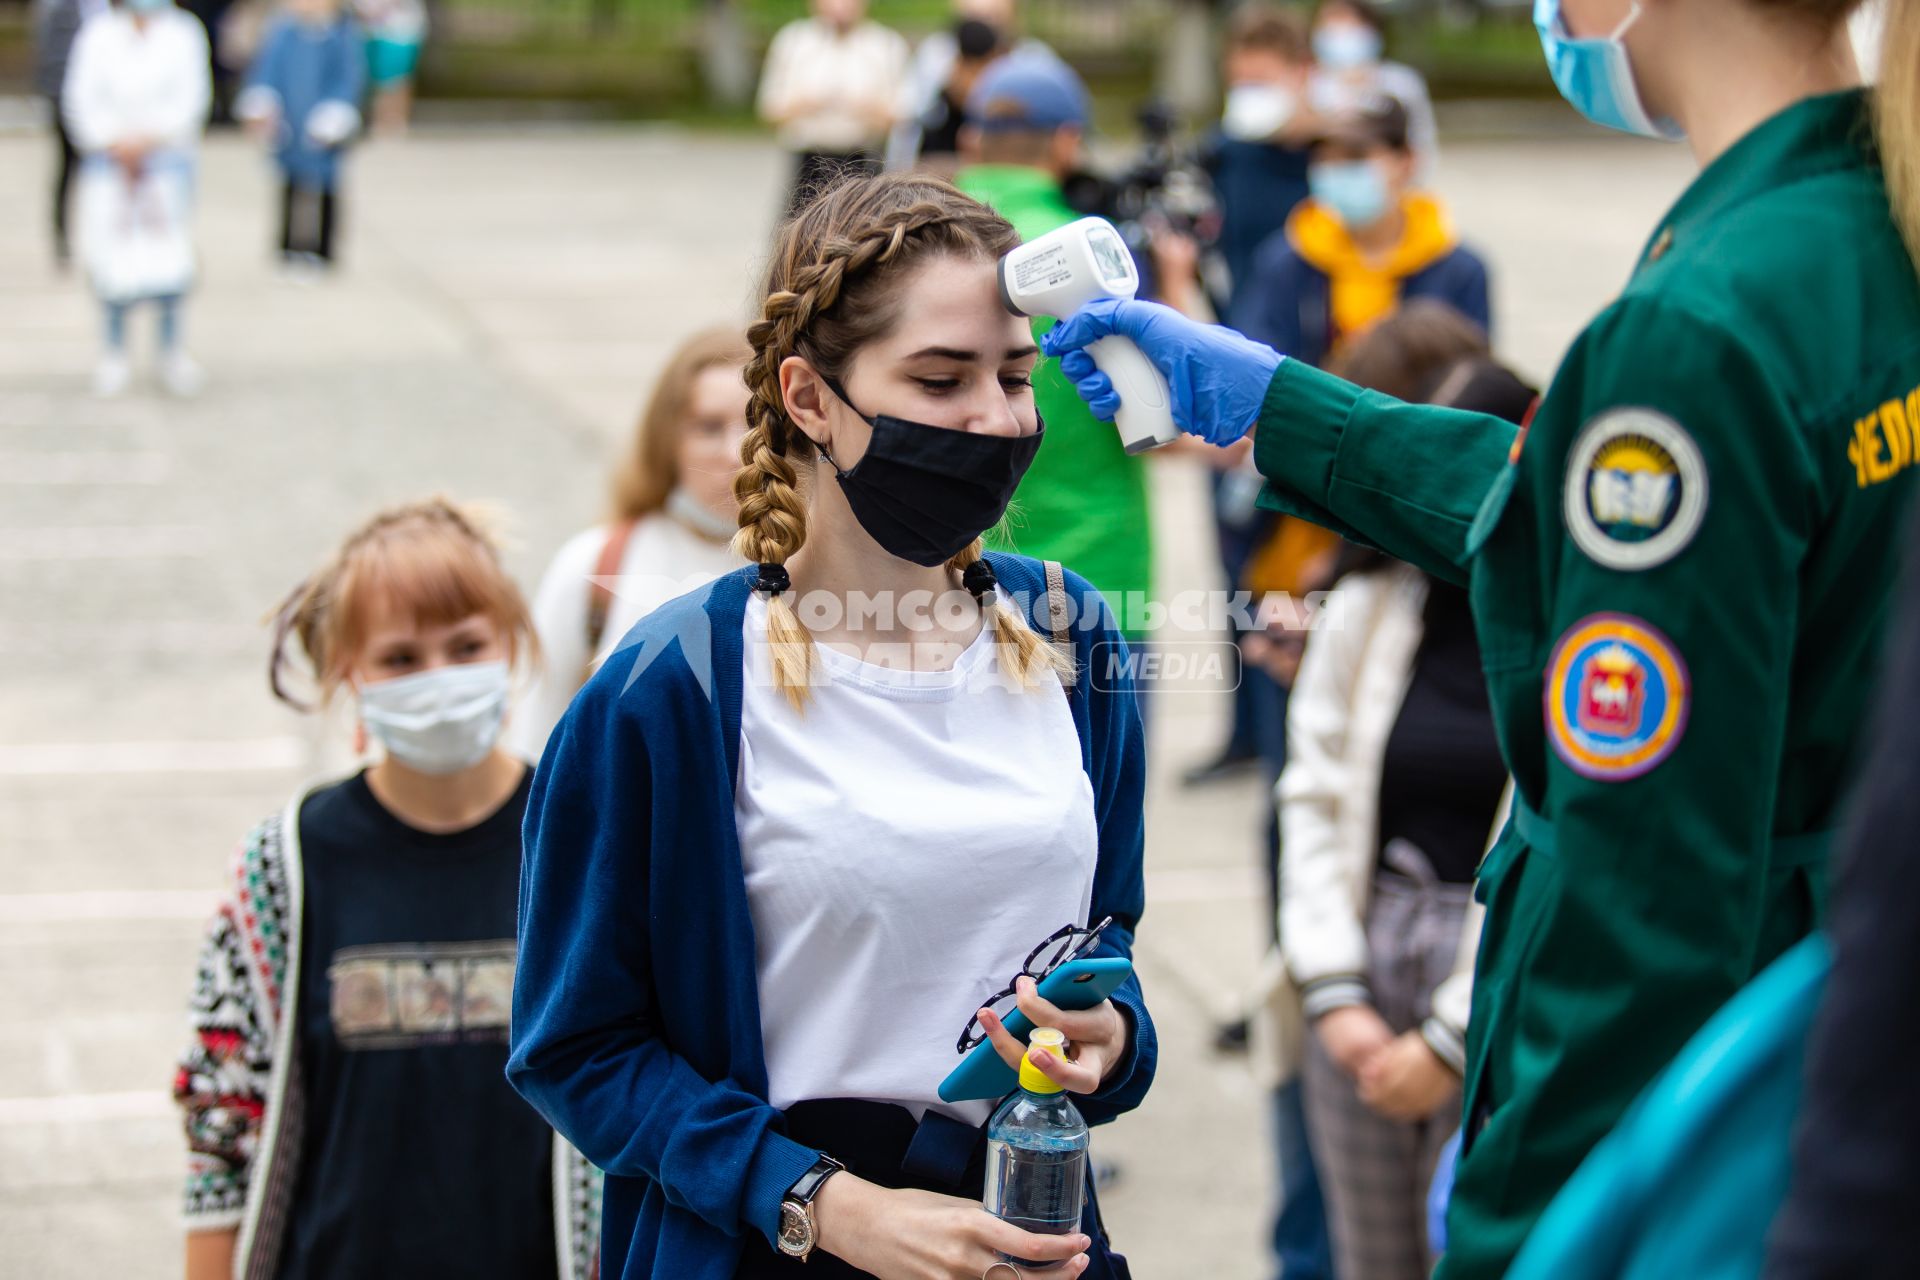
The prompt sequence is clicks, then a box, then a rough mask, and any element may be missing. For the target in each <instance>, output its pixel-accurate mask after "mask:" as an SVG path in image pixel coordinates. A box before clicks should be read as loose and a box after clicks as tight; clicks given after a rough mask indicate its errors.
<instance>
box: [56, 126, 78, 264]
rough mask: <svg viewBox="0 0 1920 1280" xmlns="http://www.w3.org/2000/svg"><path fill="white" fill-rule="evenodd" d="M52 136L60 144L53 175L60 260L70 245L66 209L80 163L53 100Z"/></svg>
mask: <svg viewBox="0 0 1920 1280" xmlns="http://www.w3.org/2000/svg"><path fill="white" fill-rule="evenodd" d="M53 136H54V140H55V141H56V142H57V143H59V146H60V166H59V168H57V169H56V170H54V177H53V252H54V255H55V256H56V257H58V258H59V259H60V260H61V261H62V262H65V261H66V260H67V255H68V252H69V250H70V249H71V248H72V246H71V245H70V244H69V242H68V239H67V209H68V208H69V206H71V205H72V203H73V173H74V170H75V169H76V168H77V167H78V166H79V163H80V152H79V151H78V150H77V149H76V148H75V147H74V145H73V139H72V138H70V137H68V136H67V122H66V121H65V120H63V119H61V117H60V103H59V100H58V99H54V100H53Z"/></svg>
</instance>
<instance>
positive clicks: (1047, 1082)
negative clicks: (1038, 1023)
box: [1020, 1027, 1067, 1093]
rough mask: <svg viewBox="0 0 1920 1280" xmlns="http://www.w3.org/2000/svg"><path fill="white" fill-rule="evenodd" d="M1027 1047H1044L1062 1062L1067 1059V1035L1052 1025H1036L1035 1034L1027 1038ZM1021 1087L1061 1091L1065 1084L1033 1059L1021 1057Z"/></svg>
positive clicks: (1049, 1091) (1050, 1091)
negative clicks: (1035, 1063) (1038, 1065)
mask: <svg viewBox="0 0 1920 1280" xmlns="http://www.w3.org/2000/svg"><path fill="white" fill-rule="evenodd" d="M1027 1049H1028V1051H1029V1052H1031V1051H1032V1050H1034V1049H1044V1050H1046V1051H1047V1052H1048V1053H1050V1054H1052V1055H1053V1056H1054V1057H1056V1058H1058V1059H1060V1060H1061V1061H1062V1062H1065V1061H1066V1060H1067V1037H1066V1036H1065V1035H1064V1034H1063V1033H1061V1032H1059V1031H1056V1030H1054V1029H1053V1028H1052V1027H1036V1028H1035V1029H1034V1032H1033V1035H1031V1036H1030V1037H1028V1039H1027ZM1020 1087H1021V1088H1022V1089H1025V1090H1026V1091H1027V1092H1028V1093H1059V1092H1060V1091H1061V1090H1062V1088H1064V1086H1063V1085H1061V1084H1060V1083H1059V1082H1058V1081H1056V1080H1054V1078H1053V1077H1052V1076H1049V1075H1048V1074H1047V1073H1046V1072H1044V1071H1042V1070H1041V1069H1040V1068H1039V1067H1036V1066H1034V1065H1033V1059H1032V1058H1030V1057H1022V1058H1021V1059H1020Z"/></svg>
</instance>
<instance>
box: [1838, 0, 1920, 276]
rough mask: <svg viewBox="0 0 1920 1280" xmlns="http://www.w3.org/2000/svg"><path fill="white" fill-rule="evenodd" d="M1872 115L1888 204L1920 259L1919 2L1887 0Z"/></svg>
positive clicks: (1897, 223)
mask: <svg viewBox="0 0 1920 1280" xmlns="http://www.w3.org/2000/svg"><path fill="white" fill-rule="evenodd" d="M1852 8H1853V6H1852V5H1849V6H1848V11H1849V12H1850V11H1851V10H1852ZM1842 16H1845V15H1844V14H1843V15H1842ZM1873 114H1874V120H1873V128H1874V135H1875V138H1876V140H1877V141H1878V142H1879V144H1880V164H1881V166H1882V168H1883V169H1884V170H1885V171H1886V175H1887V203H1888V204H1889V205H1890V206H1891V208H1892V212H1893V221H1894V225H1896V226H1898V227H1899V228H1900V234H1901V236H1903V237H1904V238H1905V239H1906V242H1907V252H1908V253H1909V254H1910V255H1911V256H1912V257H1913V258H1914V260H1915V261H1916V262H1920V0H1887V10H1886V25H1885V26H1884V27H1882V28H1881V32H1880V87H1879V89H1878V90H1877V91H1876V92H1875V94H1874V113H1873Z"/></svg>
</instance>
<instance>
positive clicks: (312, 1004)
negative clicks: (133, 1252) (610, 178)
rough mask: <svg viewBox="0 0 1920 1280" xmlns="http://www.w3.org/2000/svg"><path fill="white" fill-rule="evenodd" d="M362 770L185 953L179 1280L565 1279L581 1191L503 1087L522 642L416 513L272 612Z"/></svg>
mask: <svg viewBox="0 0 1920 1280" xmlns="http://www.w3.org/2000/svg"><path fill="white" fill-rule="evenodd" d="M289 638H291V639H293V640H295V641H297V642H298V644H299V646H300V649H301V650H302V652H303V653H304V654H305V656H306V658H307V660H308V663H309V665H310V670H311V676H312V683H313V684H314V685H315V686H317V689H318V691H319V695H320V699H321V700H322V701H325V700H327V699H329V698H332V697H334V696H336V695H338V694H339V693H340V692H341V691H342V690H351V691H352V693H353V696H354V698H355V700H356V702H357V704H358V712H359V724H358V728H357V730H356V735H357V738H358V747H359V748H360V749H365V747H366V745H367V739H368V737H369V735H370V736H371V737H372V738H374V739H376V740H377V741H379V743H380V744H381V746H382V747H383V748H384V756H383V758H382V759H381V760H379V762H378V763H376V764H374V765H372V766H371V767H369V768H366V769H363V770H361V771H360V772H358V773H356V774H354V775H353V776H352V777H350V778H347V779H346V780H344V781H341V782H336V783H332V784H330V785H323V786H320V787H317V788H314V789H312V790H309V791H304V792H303V793H302V794H299V795H296V796H295V797H294V799H293V801H292V802H291V803H290V804H289V805H288V806H287V807H286V809H285V810H284V811H283V812H281V813H278V814H275V815H274V816H273V817H270V818H268V819H267V820H266V821H264V822H262V823H260V824H259V825H258V826H257V827H255V828H254V829H253V830H252V831H251V832H249V833H248V835H247V836H246V838H245V839H244V840H243V841H242V842H241V844H240V848H239V851H238V853H237V854H236V855H235V858H234V862H233V871H232V876H231V880H230V885H229V893H228V895H227V896H226V898H225V900H224V901H223V902H222V904H221V906H220V909H219V911H218V912H217V914H216V915H215V916H214V919H213V923H212V925H211V927H210V928H209V930H208V934H207V939H206V944H205V946H204V947H203V949H202V951H201V955H200V965H199V972H198V975H197V978H196V981H195V984H194V993H193V998H192V1001H191V1005H190V1009H191V1021H192V1024H193V1028H194V1035H193V1040H192V1042H191V1044H190V1045H189V1047H188V1049H187V1052H186V1054H185V1055H184V1057H183V1058H182V1059H181V1062H180V1066H179V1070H178V1072H177V1074H176V1075H175V1078H174V1097H175V1099H176V1100H177V1101H178V1102H179V1103H180V1105H181V1107H182V1108H183V1109H184V1111H185V1112H186V1127H187V1144H188V1151H189V1155H188V1175H187V1192H186V1195H187V1206H186V1209H187V1211H186V1218H187V1232H188V1234H187V1264H186V1275H187V1278H188V1280H214V1278H215V1277H219V1280H227V1278H228V1277H245V1278H246V1280H256V1278H257V1280H296V1278H300V1280H304V1278H305V1277H326V1276H387V1275H462V1276H482V1275H485V1276H514V1277H538V1276H547V1277H559V1278H560V1280H585V1277H586V1276H587V1275H588V1274H589V1272H590V1270H591V1268H592V1265H593V1259H594V1253H595V1246H596V1241H595V1239H594V1235H593V1230H592V1221H593V1204H594V1197H595V1196H596V1194H597V1187H596V1182H595V1175H594V1173H593V1171H592V1169H591V1168H590V1167H589V1166H588V1165H587V1163H586V1162H585V1160H583V1159H581V1158H580V1156H579V1154H578V1153H577V1152H575V1151H573V1150H572V1149H571V1148H568V1147H566V1146H565V1144H564V1143H561V1142H559V1141H558V1140H557V1139H556V1138H555V1136H554V1134H553V1132H552V1130H550V1129H549V1128H548V1127H547V1126H546V1125H545V1124H544V1123H543V1122H542V1121H541V1119H540V1117H539V1115H538V1114H537V1113H536V1112H534V1111H533V1110H532V1109H531V1108H529V1107H528V1106H527V1105H526V1104H525V1103H524V1102H522V1101H521V1100H520V1099H519V1098H518V1097H516V1096H514V1093H513V1091H512V1089H510V1088H509V1087H508V1086H507V1083H506V1080H505V1078H504V1074H503V1068H504V1066H505V1064H506V1057H507V1015H508V1009H509V1005H510V1002H511V988H512V981H513V953H514V940H513V917H514V899H515V893H516V890H517V887H518V883H519V863H520V822H521V818H522V816H523V815H524V814H525V812H526V806H527V793H528V790H529V780H528V770H527V767H526V765H524V764H522V763H521V762H520V761H519V760H518V759H517V758H515V757H514V756H512V755H509V754H508V753H507V752H506V751H504V750H503V749H501V747H500V746H499V745H498V739H499V735H500V726H501V723H502V720H503V718H504V716H505V712H506V702H507V685H508V676H509V672H510V671H511V670H512V668H513V665H514V664H515V663H516V662H517V661H521V660H531V659H532V658H533V656H534V652H535V648H536V646H535V643H534V638H533V627H532V624H531V622H530V621H529V619H528V616H527V609H526V606H525V604H523V603H522V601H521V598H520V593H519V591H518V589H516V588H515V586H514V585H513V581H512V579H510V578H509V577H508V576H507V574H506V572H505V571H504V570H503V569H502V568H501V565H500V558H499V553H498V551H497V550H496V549H495V546H494V544H493V542H492V540H491V539H490V538H489V537H488V536H487V535H486V534H485V533H484V532H483V531H482V530H481V529H480V528H479V527H478V526H477V525H476V524H475V522H474V520H473V519H472V517H470V516H468V515H467V514H465V513H463V512H462V511H461V510H460V509H459V508H458V507H455V506H453V505H451V504H450V503H447V502H445V501H442V500H439V499H435V500H432V501H428V502H419V503H412V504H408V505H406V506H401V507H395V508H393V509H391V510H388V511H385V512H383V513H381V514H380V515H378V516H376V517H374V519H373V520H371V521H369V522H368V523H367V524H365V525H363V526H362V527H361V528H360V529H359V531H357V532H356V533H354V534H353V535H352V536H351V537H350V538H348V539H347V541H346V543H345V544H344V545H343V546H342V547H341V548H340V550H339V551H338V552H336V553H335V554H334V555H333V557H332V558H331V559H330V560H329V561H328V562H327V564H326V565H325V566H324V567H323V568H322V569H321V570H320V571H319V572H317V573H315V574H314V575H313V576H311V577H309V578H307V579H306V580H305V581H304V582H302V583H301V584H300V585H299V586H298V587H296V588H295V589H294V591H293V593H292V594H291V595H290V596H289V597H288V598H287V600H286V602H285V603H284V604H283V605H282V606H281V609H280V611H279V616H278V619H277V633H276V635H275V637H274V650H273V659H272V664H271V666H270V668H269V679H270V682H271V684H272V687H273V691H274V693H275V695H276V696H278V697H280V698H281V699H283V700H284V701H286V702H288V703H290V704H292V705H294V706H296V707H299V708H301V709H302V710H305V709H307V707H306V705H305V704H303V703H301V702H299V701H296V699H295V698H294V697H293V696H292V695H291V694H290V693H289V692H288V691H287V689H286V686H285V684H284V683H283V681H282V671H283V667H284V665H285V663H284V650H285V647H286V644H287V641H288V640H289Z"/></svg>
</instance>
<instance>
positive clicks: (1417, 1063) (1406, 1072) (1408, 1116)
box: [1359, 1031, 1460, 1120]
mask: <svg viewBox="0 0 1920 1280" xmlns="http://www.w3.org/2000/svg"><path fill="white" fill-rule="evenodd" d="M1359 1085H1360V1101H1362V1102H1364V1103H1366V1105H1367V1106H1368V1108H1369V1109H1371V1110H1372V1111H1374V1112H1375V1113H1376V1114H1378V1115H1382V1116H1385V1117H1386V1118H1387V1119H1389V1120H1418V1119H1420V1118H1421V1117H1423V1116H1429V1115H1432V1114H1433V1113H1434V1112H1435V1111H1437V1110H1438V1109H1439V1107H1440V1104H1441V1103H1443V1102H1445V1101H1446V1100H1447V1099H1448V1097H1450V1096H1451V1095H1452V1094H1454V1093H1456V1092H1457V1091H1458V1090H1459V1088H1460V1077H1459V1076H1457V1075H1455V1074H1453V1070H1452V1068H1450V1067H1448V1066H1447V1064H1446V1063H1444V1062H1442V1061H1441V1060H1440V1055H1439V1054H1437V1053H1435V1052H1434V1051H1433V1047H1432V1046H1431V1045H1429V1044H1428V1043H1427V1041H1426V1038H1425V1037H1424V1036H1422V1035H1421V1034H1420V1033H1419V1032H1418V1031H1407V1032H1403V1033H1401V1034H1400V1035H1398V1036H1395V1037H1394V1038H1393V1040H1392V1041H1391V1042H1390V1043H1388V1044H1387V1045H1386V1047H1385V1048H1383V1049H1381V1050H1380V1051H1379V1052H1378V1053H1375V1054H1374V1055H1373V1056H1372V1057H1371V1058H1369V1059H1367V1061H1366V1064H1365V1065H1364V1066H1362V1067H1361V1068H1360V1076H1359Z"/></svg>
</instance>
